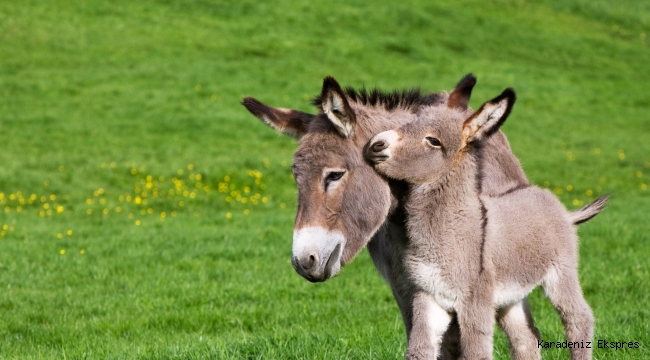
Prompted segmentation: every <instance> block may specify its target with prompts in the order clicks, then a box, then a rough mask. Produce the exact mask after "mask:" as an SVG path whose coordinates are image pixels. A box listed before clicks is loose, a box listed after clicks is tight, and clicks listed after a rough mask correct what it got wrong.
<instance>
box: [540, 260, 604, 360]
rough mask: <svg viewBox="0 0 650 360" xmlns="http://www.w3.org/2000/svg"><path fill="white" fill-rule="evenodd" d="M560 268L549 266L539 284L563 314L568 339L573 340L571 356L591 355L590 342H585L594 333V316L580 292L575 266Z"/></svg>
mask: <svg viewBox="0 0 650 360" xmlns="http://www.w3.org/2000/svg"><path fill="white" fill-rule="evenodd" d="M563 270H564V271H558V269H556V268H552V269H551V270H550V271H549V273H548V274H547V275H546V277H545V278H544V281H543V283H542V287H543V288H544V293H545V294H546V296H547V297H548V298H549V300H550V301H551V303H553V306H554V307H555V309H556V310H557V312H558V313H559V315H560V318H562V323H563V324H564V331H566V336H567V340H568V341H569V342H571V343H572V345H571V359H573V360H587V359H591V346H588V345H591V343H590V342H591V341H592V337H593V334H594V316H593V314H592V313H591V308H590V307H589V305H588V304H587V302H586V301H585V298H584V297H583V295H582V289H581V288H580V283H579V282H578V272H577V270H576V269H575V268H570V267H564V269H563ZM588 342H589V343H588Z"/></svg>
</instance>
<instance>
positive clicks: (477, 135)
mask: <svg viewBox="0 0 650 360" xmlns="http://www.w3.org/2000/svg"><path fill="white" fill-rule="evenodd" d="M516 99H517V96H516V95H515V91H514V90H512V89H511V88H508V89H505V90H504V91H503V92H502V93H501V95H499V96H497V97H495V98H494V99H492V100H490V101H488V102H486V103H485V104H483V106H481V108H480V109H478V111H476V112H475V113H474V114H473V115H472V116H470V117H469V119H467V120H465V122H464V123H463V140H464V142H465V143H466V144H469V143H472V142H474V141H478V140H481V139H484V138H486V137H488V136H490V135H492V134H493V133H495V132H497V131H498V130H499V128H500V127H501V125H502V124H503V123H504V122H505V121H506V119H507V118H508V115H510V111H511V110H512V106H513V105H514V104H515V100H516Z"/></svg>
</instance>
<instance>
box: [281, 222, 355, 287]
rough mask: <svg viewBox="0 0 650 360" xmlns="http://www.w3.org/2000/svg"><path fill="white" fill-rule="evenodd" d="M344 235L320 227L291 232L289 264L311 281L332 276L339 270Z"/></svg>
mask: <svg viewBox="0 0 650 360" xmlns="http://www.w3.org/2000/svg"><path fill="white" fill-rule="evenodd" d="M344 247H345V236H344V235H343V234H342V233H341V232H338V231H329V230H327V229H324V228H322V227H306V228H302V229H299V230H295V231H294V233H293V254H292V256H291V265H293V268H294V269H295V270H296V272H297V273H298V274H300V276H302V277H304V278H305V279H307V280H309V281H311V282H321V281H325V280H327V279H329V278H332V277H334V276H336V275H338V274H339V272H340V271H341V254H342V253H343V248H344Z"/></svg>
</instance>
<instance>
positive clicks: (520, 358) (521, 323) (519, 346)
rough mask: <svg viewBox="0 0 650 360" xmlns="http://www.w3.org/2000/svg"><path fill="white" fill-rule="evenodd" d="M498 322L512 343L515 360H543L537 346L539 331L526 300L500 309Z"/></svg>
mask: <svg viewBox="0 0 650 360" xmlns="http://www.w3.org/2000/svg"><path fill="white" fill-rule="evenodd" d="M497 320H498V322H499V326H500V327H501V329H502V330H503V332H504V333H505V334H506V336H507V337H508V340H509V341H510V355H511V356H512V358H513V359H514V360H529V359H530V360H535V359H541V357H542V355H541V353H540V349H539V346H537V344H538V341H539V339H540V335H539V330H537V328H536V327H535V323H534V322H533V316H532V314H531V313H530V307H528V301H527V300H526V298H524V299H522V300H521V301H519V302H518V303H515V304H512V305H510V306H508V307H506V308H503V309H500V310H499V312H498V314H497Z"/></svg>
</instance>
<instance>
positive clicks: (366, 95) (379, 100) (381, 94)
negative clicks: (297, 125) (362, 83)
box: [311, 86, 447, 111]
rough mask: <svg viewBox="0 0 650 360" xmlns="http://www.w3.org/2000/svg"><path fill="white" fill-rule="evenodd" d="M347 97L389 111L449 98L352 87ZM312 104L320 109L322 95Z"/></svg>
mask: <svg viewBox="0 0 650 360" xmlns="http://www.w3.org/2000/svg"><path fill="white" fill-rule="evenodd" d="M345 95H347V97H348V98H349V99H350V100H351V101H354V102H355V103H357V104H360V105H366V106H383V107H384V109H386V110H389V111H390V110H394V109H396V108H403V109H407V110H416V109H418V107H420V106H423V105H425V106H426V105H435V104H438V103H442V102H443V101H444V100H445V99H446V97H447V94H446V93H432V94H422V91H421V90H420V89H419V88H413V89H404V90H392V91H385V90H380V89H377V88H373V89H370V90H367V89H366V88H365V87H362V88H361V89H360V90H355V89H354V88H352V87H351V86H348V87H346V88H345ZM311 103H312V105H314V106H316V107H320V106H321V104H322V103H323V98H322V94H320V95H317V96H316V97H314V98H313V99H312V101H311Z"/></svg>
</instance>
